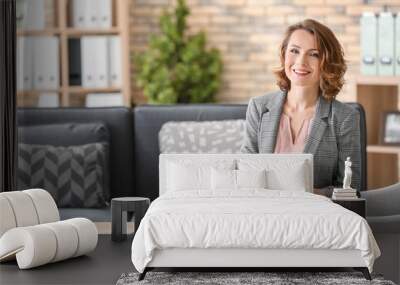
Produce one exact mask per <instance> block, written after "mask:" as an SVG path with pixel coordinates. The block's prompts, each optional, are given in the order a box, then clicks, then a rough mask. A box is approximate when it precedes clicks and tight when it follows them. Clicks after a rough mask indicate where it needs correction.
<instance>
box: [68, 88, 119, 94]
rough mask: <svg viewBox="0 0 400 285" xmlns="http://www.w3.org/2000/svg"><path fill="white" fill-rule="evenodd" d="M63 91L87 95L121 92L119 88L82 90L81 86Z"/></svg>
mask: <svg viewBox="0 0 400 285" xmlns="http://www.w3.org/2000/svg"><path fill="white" fill-rule="evenodd" d="M65 91H66V92H68V93H73V94H82V95H85V94H88V93H115V92H122V90H121V88H119V87H106V88H84V87H81V86H70V87H68V88H65Z"/></svg>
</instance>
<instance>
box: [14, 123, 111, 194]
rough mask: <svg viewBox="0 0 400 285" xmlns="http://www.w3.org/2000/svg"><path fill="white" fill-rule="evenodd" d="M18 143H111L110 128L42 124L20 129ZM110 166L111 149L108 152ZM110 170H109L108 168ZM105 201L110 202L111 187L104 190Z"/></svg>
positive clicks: (107, 182) (106, 174)
mask: <svg viewBox="0 0 400 285" xmlns="http://www.w3.org/2000/svg"><path fill="white" fill-rule="evenodd" d="M18 142H19V143H24V144H35V145H52V146H73V145H84V144H89V143H107V144H109V143H110V133H109V130H108V127H107V126H106V125H105V124H104V123H102V122H91V123H74V122H71V123H62V124H41V125H33V126H19V127H18ZM106 156H107V157H106V161H107V164H106V166H108V161H109V160H110V158H109V149H108V148H107V152H106ZM107 170H109V168H107ZM103 175H104V179H105V184H106V185H109V184H110V183H109V181H110V173H109V171H106V172H105V173H104V174H103ZM103 190H104V195H105V199H106V200H107V201H109V200H110V187H108V186H107V187H106V188H104V189H103Z"/></svg>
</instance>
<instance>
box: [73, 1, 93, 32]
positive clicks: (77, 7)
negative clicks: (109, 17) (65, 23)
mask: <svg viewBox="0 0 400 285" xmlns="http://www.w3.org/2000/svg"><path fill="white" fill-rule="evenodd" d="M71 8H72V9H71V13H72V26H73V27H75V28H86V27H87V26H88V22H89V21H88V18H87V17H86V13H87V12H86V11H87V10H89V1H88V0H72V7H71Z"/></svg>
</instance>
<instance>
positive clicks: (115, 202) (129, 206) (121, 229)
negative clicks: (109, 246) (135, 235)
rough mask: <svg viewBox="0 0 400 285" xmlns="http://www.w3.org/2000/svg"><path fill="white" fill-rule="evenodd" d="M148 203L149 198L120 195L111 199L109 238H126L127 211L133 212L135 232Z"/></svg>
mask: <svg viewBox="0 0 400 285" xmlns="http://www.w3.org/2000/svg"><path fill="white" fill-rule="evenodd" d="M149 205H150V199H149V198H143V197H120V198H113V199H112V200H111V220H112V228H111V240H113V241H123V240H125V239H126V232H127V231H126V227H127V213H128V212H133V215H134V219H135V232H136V230H137V228H138V227H139V224H140V221H141V220H142V218H143V217H144V214H145V213H146V211H147V209H148V208H149Z"/></svg>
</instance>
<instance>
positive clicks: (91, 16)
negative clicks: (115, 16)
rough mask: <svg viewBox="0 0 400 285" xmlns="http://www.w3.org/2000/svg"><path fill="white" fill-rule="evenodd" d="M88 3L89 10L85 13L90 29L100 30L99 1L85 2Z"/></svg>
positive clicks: (90, 0)
mask: <svg viewBox="0 0 400 285" xmlns="http://www.w3.org/2000/svg"><path fill="white" fill-rule="evenodd" d="M85 1H87V2H88V4H87V5H88V9H86V11H85V17H86V18H87V21H88V22H87V23H88V24H87V27H88V28H92V29H93V28H98V26H99V15H98V5H99V3H98V0H85Z"/></svg>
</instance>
